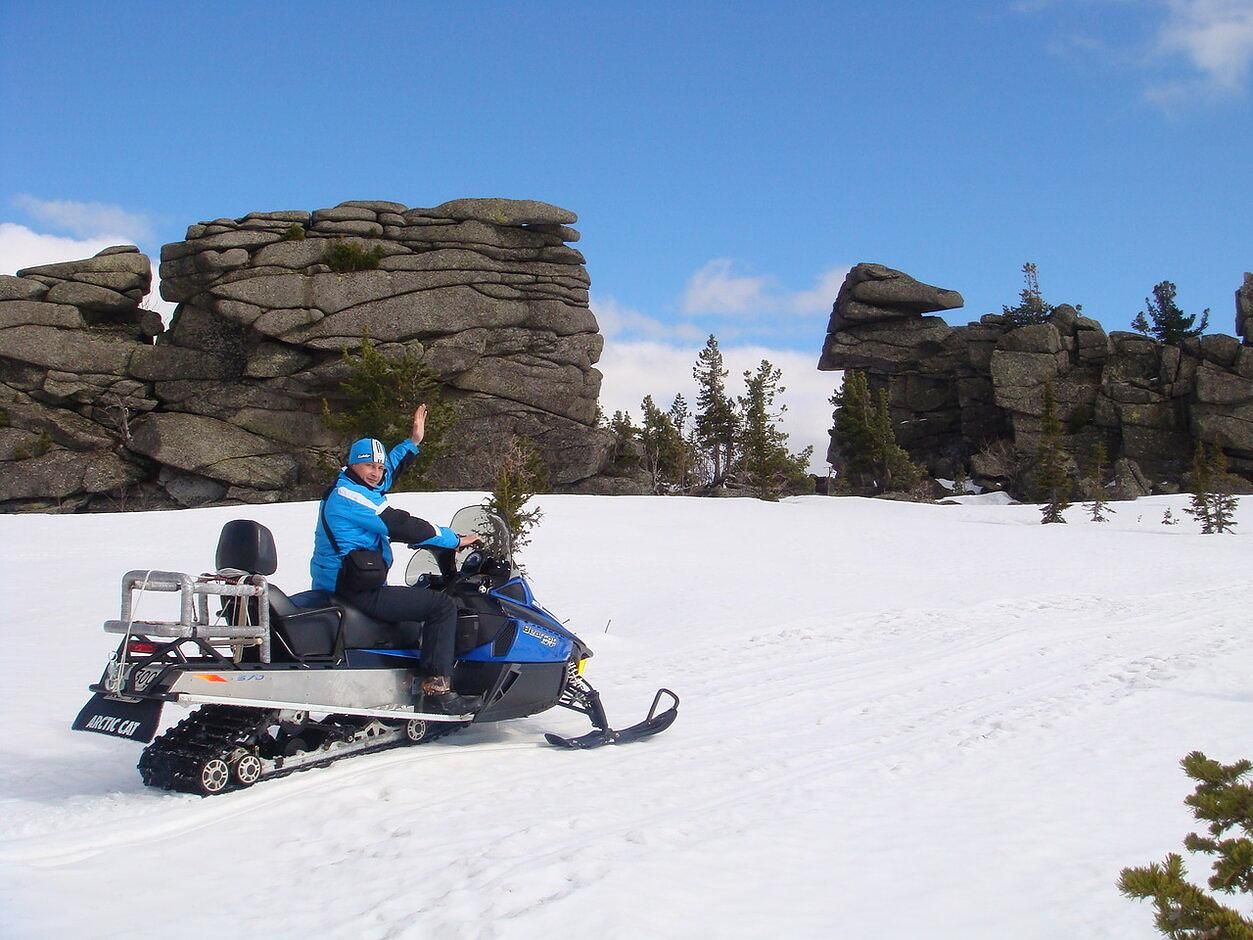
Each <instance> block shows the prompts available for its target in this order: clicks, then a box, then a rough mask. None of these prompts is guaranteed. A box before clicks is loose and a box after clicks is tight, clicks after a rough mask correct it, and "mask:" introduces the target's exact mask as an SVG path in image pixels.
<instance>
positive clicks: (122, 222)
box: [13, 193, 153, 243]
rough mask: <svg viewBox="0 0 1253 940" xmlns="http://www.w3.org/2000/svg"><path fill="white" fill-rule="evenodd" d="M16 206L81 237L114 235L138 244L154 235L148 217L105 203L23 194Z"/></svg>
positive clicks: (16, 200)
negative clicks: (40, 197)
mask: <svg viewBox="0 0 1253 940" xmlns="http://www.w3.org/2000/svg"><path fill="white" fill-rule="evenodd" d="M13 204H14V205H15V206H17V207H18V208H19V209H21V210H22V211H23V212H26V213H28V214H29V215H30V216H31V217H32V218H34V219H37V220H38V221H40V222H44V223H46V224H48V225H50V226H52V227H53V228H56V229H62V230H64V231H66V232H69V233H70V234H71V235H75V236H78V237H79V238H91V239H97V238H100V237H102V236H103V235H105V234H110V233H112V234H115V235H117V236H118V238H119V240H120V241H121V242H123V243H132V242H134V243H138V242H143V241H148V240H150V239H151V238H152V236H153V232H152V223H151V222H150V221H149V220H148V218H147V217H146V216H144V215H141V214H139V213H136V212H128V211H127V210H125V209H123V208H121V207H120V206H112V205H108V204H107V203H103V202H75V201H73V200H67V199H37V198H35V197H34V196H29V195H26V194H24V193H23V194H19V195H17V196H14V197H13Z"/></svg>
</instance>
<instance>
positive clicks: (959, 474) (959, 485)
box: [953, 462, 967, 496]
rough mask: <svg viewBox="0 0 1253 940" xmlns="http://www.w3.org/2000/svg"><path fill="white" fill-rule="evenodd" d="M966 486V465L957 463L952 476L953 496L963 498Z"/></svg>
mask: <svg viewBox="0 0 1253 940" xmlns="http://www.w3.org/2000/svg"><path fill="white" fill-rule="evenodd" d="M966 484H967V477H966V465H965V464H964V463H961V462H958V464H957V470H956V472H955V473H954V474H953V495H954V496H965V495H966Z"/></svg>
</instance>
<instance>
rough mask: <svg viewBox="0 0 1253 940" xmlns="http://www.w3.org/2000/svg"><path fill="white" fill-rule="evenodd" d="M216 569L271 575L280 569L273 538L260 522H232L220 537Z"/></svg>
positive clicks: (238, 520) (243, 520)
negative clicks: (234, 569) (231, 569)
mask: <svg viewBox="0 0 1253 940" xmlns="http://www.w3.org/2000/svg"><path fill="white" fill-rule="evenodd" d="M217 567H218V570H219V571H220V570H221V569H223V568H238V569H239V570H240V571H247V572H249V573H250V574H264V575H271V574H274V572H275V571H276V570H277V569H278V549H277V548H275V546H274V536H273V535H271V534H270V530H269V529H267V528H266V527H265V526H263V525H262V524H261V523H259V522H253V521H252V520H251V519H232V520H231V521H230V522H228V523H227V524H226V525H224V526H222V534H221V535H220V536H218V552H217Z"/></svg>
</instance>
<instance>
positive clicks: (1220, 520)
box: [1209, 441, 1240, 535]
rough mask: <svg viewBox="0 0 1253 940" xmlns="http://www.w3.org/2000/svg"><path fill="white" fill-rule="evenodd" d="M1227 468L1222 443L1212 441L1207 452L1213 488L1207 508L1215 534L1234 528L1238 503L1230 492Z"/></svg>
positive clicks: (1229, 477)
mask: <svg viewBox="0 0 1253 940" xmlns="http://www.w3.org/2000/svg"><path fill="white" fill-rule="evenodd" d="M1227 469H1228V467H1227V455H1226V454H1224V453H1223V448H1222V445H1221V444H1219V443H1218V441H1214V443H1213V444H1212V445H1210V452H1209V470H1210V481H1211V483H1210V486H1211V488H1212V489H1213V492H1212V493H1211V494H1210V503H1209V508H1210V523H1211V524H1212V525H1213V528H1214V533H1215V534H1216V535H1221V534H1222V533H1223V532H1231V531H1232V530H1233V529H1234V528H1235V526H1236V518H1235V517H1236V507H1237V506H1238V505H1239V503H1240V500H1238V499H1237V498H1236V497H1235V496H1233V495H1232V494H1231V476H1230V474H1229V473H1228V472H1227Z"/></svg>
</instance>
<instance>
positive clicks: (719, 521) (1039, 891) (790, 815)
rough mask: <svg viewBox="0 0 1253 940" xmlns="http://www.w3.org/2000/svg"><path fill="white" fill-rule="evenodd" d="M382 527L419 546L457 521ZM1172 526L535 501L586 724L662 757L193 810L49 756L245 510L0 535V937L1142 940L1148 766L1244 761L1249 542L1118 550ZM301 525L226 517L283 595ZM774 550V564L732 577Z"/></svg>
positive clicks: (457, 773)
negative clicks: (143, 615) (1196, 752)
mask: <svg viewBox="0 0 1253 940" xmlns="http://www.w3.org/2000/svg"><path fill="white" fill-rule="evenodd" d="M405 499H406V500H412V505H411V506H407V508H411V509H412V510H413V511H418V512H422V513H423V514H425V515H428V517H430V518H432V519H434V520H436V521H442V520H444V519H446V518H447V517H448V516H449V515H451V512H452V511H453V510H454V509H455V508H457V506H459V505H462V504H463V503H464V502H467V501H473V499H469V500H467V498H466V497H465V495H464V494H462V495H458V494H427V495H421V496H419V495H410V496H406V497H405ZM1172 500H1173V501H1172ZM1182 504H1183V499H1182V498H1178V497H1176V498H1169V499H1162V498H1153V499H1149V500H1141V501H1140V502H1139V503H1138V504H1135V505H1134V506H1133V505H1129V504H1120V505H1119V509H1120V513H1119V516H1117V517H1116V521H1115V522H1114V523H1111V524H1109V525H1108V526H1107V527H1098V526H1093V525H1087V526H1085V525H1082V524H1075V525H1071V526H1066V527H1041V526H1039V525H1037V524H1036V522H1037V521H1038V513H1037V512H1036V510H1035V509H1033V508H1032V507H1022V506H986V505H977V504H972V505H967V506H960V507H956V506H955V507H929V506H910V505H902V504H892V503H881V502H875V501H865V500H845V499H840V500H827V499H817V498H814V499H809V498H806V499H801V500H792V501H785V502H784V503H782V504H776V505H770V504H762V503H757V502H754V501H749V500H716V501H715V500H709V501H700V500H681V499H648V498H644V499H632V498H612V499H609V498H603V499H602V498H587V497H583V498H579V497H546V498H544V500H543V501H542V505H543V506H544V508H545V511H546V519H545V522H544V526H543V527H542V528H541V530H539V531H538V532H537V533H536V538H535V544H534V545H533V547H532V548H531V549H530V550H529V552H528V554H527V562H528V565H529V567H531V568H532V573H533V576H534V578H533V580H534V583H535V585H536V588H537V591H538V593H539V596H540V598H541V600H542V601H543V602H544V603H545V605H546V606H547V607H548V608H549V609H550V610H552V611H554V612H555V613H556V614H558V616H562V617H571V618H572V622H573V623H574V624H576V630H578V632H580V634H581V635H582V636H583V638H584V639H585V640H587V641H588V642H589V643H590V644H591V645H592V647H593V648H594V649H595V650H596V651H597V654H598V655H597V656H596V657H595V658H594V659H593V660H592V663H591V666H590V669H589V678H590V679H591V680H592V682H593V683H594V684H595V685H596V686H597V687H598V688H599V689H600V690H601V693H602V695H603V697H604V699H605V704H606V707H607V709H608V711H609V715H610V718H611V720H612V721H614V722H615V723H616V724H619V725H624V724H629V723H630V722H632V721H635V720H637V718H638V717H639V714H640V713H642V712H643V710H645V709H647V707H648V704H649V702H650V701H651V697H652V693H653V690H654V689H655V688H656V687H657V686H658V685H667V686H670V687H672V688H674V689H675V691H676V692H678V693H679V695H680V696H681V697H682V699H683V704H682V706H681V707H680V715H679V719H678V721H677V722H676V724H675V725H674V727H673V728H672V729H670V730H669V731H667V732H666V733H665V734H663V735H661V736H659V737H658V738H656V739H652V740H649V741H647V742H641V743H638V744H633V745H630V746H627V747H623V748H605V749H602V750H598V751H594V752H564V751H559V750H555V749H552V748H549V747H547V746H546V745H544V744H543V742H542V731H544V730H549V729H551V730H556V731H558V732H561V733H577V732H579V731H581V730H583V727H584V725H585V722H584V719H582V718H580V717H579V716H576V715H573V714H571V713H568V712H562V711H553V712H549V713H546V714H543V715H539V716H534V717H532V718H529V719H523V720H519V721H513V722H507V723H503V724H498V725H488V726H481V727H473V728H470V729H467V730H465V731H462V732H459V733H457V734H455V735H453V736H451V737H449V738H446V739H442V740H439V741H435V742H432V743H431V744H428V745H423V746H421V747H417V748H405V749H397V750H391V751H387V752H383V753H380V754H374V755H366V756H363V757H358V758H348V759H345V760H343V761H341V762H339V763H336V764H334V765H332V766H330V767H328V768H322V769H315V770H311V771H307V772H298V773H295V774H293V775H291V776H288V777H286V778H282V779H280V780H276V781H270V782H266V783H263V784H259V785H257V786H256V787H254V788H252V789H249V790H245V791H240V792H236V793H231V794H227V795H224V796H220V797H216V798H212V799H208V800H201V799H199V798H197V797H193V796H188V795H185V794H171V793H163V792H158V791H151V790H147V789H145V788H144V787H143V786H142V785H141V784H140V782H139V778H138V773H137V772H136V771H135V770H134V762H135V760H136V759H137V758H138V754H139V749H138V748H136V747H134V746H133V745H128V744H126V743H125V742H117V741H112V740H108V739H104V738H98V737H96V736H91V735H82V734H71V733H70V732H69V731H68V725H69V721H70V720H71V719H72V717H73V715H74V713H75V712H76V711H77V709H78V708H79V707H80V705H81V704H82V702H83V701H85V700H86V698H87V695H88V693H87V692H86V690H85V686H86V685H87V683H89V682H91V681H94V680H95V679H96V678H97V677H98V675H99V672H100V669H101V668H102V666H103V663H104V660H105V659H106V658H107V655H108V651H109V650H110V649H111V648H112V645H113V642H112V638H109V637H106V636H104V635H103V634H102V633H101V632H100V631H99V627H98V624H99V622H100V621H101V620H103V619H105V618H107V617H112V616H115V613H114V611H115V608H116V604H117V586H116V585H117V581H118V580H119V579H120V576H121V574H122V572H123V571H124V570H125V569H126V568H128V567H141V566H142V565H145V564H152V565H154V566H156V567H162V568H174V569H178V568H180V567H181V568H183V570H201V569H202V568H203V567H204V564H205V562H204V559H206V558H208V557H211V554H212V547H213V544H214V541H215V539H216V532H217V529H218V528H219V527H220V525H221V524H222V522H224V521H226V520H227V519H230V518H233V517H236V516H238V515H240V510H238V509H234V510H231V509H221V510H201V511H195V512H189V513H169V514H132V515H130V516H114V517H16V518H15V517H8V518H2V519H0V537H3V544H5V545H6V546H9V547H8V548H6V549H5V551H6V561H7V562H8V564H7V566H6V567H7V568H8V569H9V570H11V571H13V572H15V575H16V577H15V578H14V579H13V583H14V584H23V583H36V582H37V578H36V573H37V572H39V571H46V570H47V569H48V567H49V566H52V567H55V568H57V573H58V575H60V576H62V577H63V579H64V581H65V583H66V584H67V585H69V587H67V588H66V589H65V590H64V591H58V592H57V594H56V595H55V596H51V597H47V598H41V599H35V600H31V599H30V598H29V597H28V596H27V595H25V594H23V595H22V596H21V597H18V596H17V595H16V592H14V591H13V590H12V588H11V587H10V588H7V589H6V594H5V603H4V606H5V608H6V609H7V610H10V611H11V612H12V615H13V616H14V617H15V618H17V619H18V620H19V622H23V623H29V624H39V625H41V626H42V627H43V629H42V630H36V631H31V630H23V631H20V632H19V633H18V634H17V635H16V636H15V638H14V642H15V643H16V645H17V653H18V654H19V656H18V657H17V658H16V659H15V660H14V661H17V662H21V663H22V664H23V667H24V671H23V672H22V673H21V675H20V676H15V675H14V674H12V673H11V674H10V676H9V678H8V679H6V680H5V685H4V687H3V689H0V692H2V694H3V700H2V701H3V708H0V740H3V742H4V743H3V744H0V757H2V758H3V761H2V762H0V809H2V810H3V812H2V813H0V898H3V899H4V900H5V901H6V902H7V903H5V904H4V905H3V906H4V911H3V912H0V935H4V936H6V937H7V936H13V937H40V936H50V935H65V934H70V935H78V936H98V935H99V936H103V935H105V934H106V933H112V932H113V931H114V930H115V929H116V926H115V922H114V923H111V922H110V919H109V918H107V917H103V912H105V911H108V910H112V909H115V908H116V907H117V896H118V893H119V892H125V891H128V890H133V888H134V887H135V886H137V885H146V884H148V883H152V884H153V889H154V892H155V893H158V894H159V895H160V897H161V899H162V900H161V906H162V910H163V911H164V912H170V911H175V912H177V913H176V914H174V915H172V916H173V922H175V923H177V924H178V927H179V933H180V935H181V936H185V937H201V936H204V937H210V936H213V937H217V936H220V935H221V931H222V929H223V924H224V922H223V920H222V918H223V917H224V916H225V917H226V918H227V921H226V922H225V923H226V924H228V925H229V929H230V930H232V931H233V930H243V929H251V930H257V931H262V932H264V933H265V934H266V935H273V936H302V935H309V934H314V935H319V936H330V937H346V938H347V937H377V938H394V937H426V936H433V935H437V934H438V935H447V936H453V937H462V936H465V937H491V938H496V937H501V938H512V937H533V936H550V935H551V934H552V933H553V932H555V931H563V932H568V931H569V930H570V929H572V928H574V929H578V930H579V932H581V933H582V932H594V933H597V934H600V935H603V936H606V937H638V936H663V937H671V936H673V937H703V936H705V935H707V934H709V933H716V934H717V935H719V936H728V937H757V936H762V935H765V934H767V933H768V934H771V935H779V936H794V937H811V936H812V937H825V936H834V935H843V936H874V937H914V936H938V937H961V938H967V937H1004V936H1010V935H1012V936H1016V937H1120V936H1128V935H1147V934H1148V933H1149V932H1150V930H1151V913H1150V912H1149V910H1148V909H1147V908H1144V907H1142V906H1137V905H1135V904H1133V903H1132V902H1128V901H1125V900H1123V899H1122V898H1120V897H1119V896H1118V894H1117V891H1116V890H1115V888H1114V882H1115V880H1116V879H1117V875H1118V870H1119V869H1120V868H1121V867H1122V866H1123V865H1126V864H1143V863H1144V862H1147V861H1150V860H1156V859H1159V858H1160V857H1161V856H1162V855H1163V854H1164V853H1165V852H1166V851H1174V850H1177V849H1178V848H1179V844H1180V841H1181V837H1182V835H1183V834H1184V833H1185V832H1187V831H1191V828H1194V826H1193V823H1192V820H1191V818H1190V816H1189V815H1188V814H1187V812H1186V810H1185V808H1184V807H1182V805H1181V799H1182V796H1183V795H1184V794H1185V793H1187V792H1188V791H1189V789H1190V788H1189V787H1188V786H1187V781H1186V779H1185V778H1184V777H1183V775H1182V773H1181V772H1179V771H1178V769H1177V761H1178V759H1179V758H1180V757H1181V756H1182V755H1183V754H1184V753H1186V751H1188V750H1191V749H1194V748H1200V749H1204V750H1207V751H1208V752H1210V753H1211V756H1215V757H1218V758H1220V759H1225V760H1231V759H1235V758H1236V757H1240V756H1248V754H1249V748H1248V743H1249V736H1248V734H1247V728H1248V727H1250V726H1253V679H1250V674H1251V670H1250V669H1249V666H1250V665H1251V664H1253V632H1251V631H1250V629H1249V618H1248V610H1249V604H1248V597H1247V592H1248V589H1247V587H1246V586H1245V581H1246V580H1247V570H1248V560H1249V557H1250V556H1249V549H1246V548H1245V545H1246V544H1247V540H1246V539H1244V538H1215V537H1206V538H1202V537H1199V536H1195V535H1194V534H1192V533H1191V532H1189V531H1188V530H1187V529H1186V528H1185V526H1179V527H1177V528H1180V529H1184V531H1183V532H1172V531H1170V530H1163V529H1162V527H1159V526H1156V525H1146V524H1144V523H1143V522H1142V520H1143V518H1145V517H1146V516H1147V517H1148V518H1149V519H1150V520H1155V519H1157V518H1159V517H1160V514H1161V511H1162V509H1163V508H1164V507H1165V506H1167V505H1170V506H1173V507H1174V509H1175V512H1176V514H1178V513H1179V511H1180V508H1181V506H1182ZM311 513H312V510H311V509H310V507H309V505H308V504H305V505H291V506H273V507H247V515H249V516H251V517H253V518H258V519H259V520H260V521H262V522H265V523H266V524H267V525H270V526H271V528H273V529H274V531H275V535H276V538H277V540H278V543H279V550H280V560H281V561H282V562H283V567H281V568H280V571H279V572H278V573H277V574H276V575H275V578H274V580H275V581H276V582H277V583H279V584H280V585H282V586H284V587H285V588H288V587H289V586H290V590H299V589H300V587H301V586H302V585H303V584H306V583H307V576H303V574H302V571H301V566H302V565H303V564H304V563H305V561H306V560H307V556H303V555H302V552H303V551H304V550H307V541H308V529H310V528H311V523H310V519H311V518H312V515H311ZM1137 516H1138V517H1139V519H1137ZM1241 518H1242V521H1245V522H1246V524H1253V513H1251V512H1247V511H1245V512H1242V516H1241ZM1075 521H1076V522H1077V519H1076V520H1075ZM802 528H803V529H804V531H812V532H814V533H815V536H814V538H812V539H808V540H807V541H808V542H809V543H810V544H808V545H807V546H806V548H805V550H804V551H802V552H797V553H796V554H794V555H791V556H784V557H779V551H778V549H777V548H773V547H765V546H761V545H756V544H754V543H753V542H752V541H751V539H753V538H757V539H760V538H763V537H768V538H778V537H779V536H780V535H781V534H782V533H784V532H787V531H789V530H793V529H802ZM106 532H107V533H108V534H109V537H110V538H111V539H112V543H111V550H110V551H109V553H108V555H109V557H107V558H99V557H96V556H95V555H94V554H93V551H92V543H93V539H98V538H99V537H100V536H101V534H102V533H106ZM597 536H601V539H598V538H597ZM1163 536H1168V537H1163ZM824 539H826V540H829V541H828V542H824ZM14 546H18V547H14ZM51 546H55V547H56V549H60V551H58V550H55V549H54V548H52V547H51ZM824 546H825V551H824V552H823V553H821V554H815V552H817V551H818V549H819V548H821V547H824ZM166 552H168V553H169V554H171V555H174V556H175V557H174V559H173V560H163V558H162V555H163V554H164V553H166ZM884 559H887V560H886V561H885V560H884ZM1167 562H1170V563H1171V564H1170V565H1169V566H1168V565H1167V564H1166V563H1167ZM611 618H612V623H611V624H610V630H609V632H608V633H607V634H606V633H604V632H603V631H604V625H605V623H606V622H607V621H609V620H610V619H611ZM579 625H581V626H579ZM54 662H63V663H64V668H63V669H62V668H61V667H55V668H54V666H53V663H54ZM31 664H36V666H32V665H31ZM62 672H64V673H65V674H62ZM182 714H183V712H182V710H181V709H177V708H169V709H167V714H166V719H165V720H166V723H167V724H168V723H172V722H173V721H175V720H177V719H178V718H179V717H181V716H182ZM19 732H20V733H19ZM1129 781H1130V782H1132V783H1133V784H1134V785H1133V786H1129V785H1128V783H1129ZM1201 870H1202V869H1200V868H1198V867H1196V866H1195V865H1194V867H1193V870H1192V871H1193V874H1194V875H1197V874H1198V873H1199V872H1200V871H1201ZM158 886H159V887H158ZM206 896H210V897H218V898H221V899H224V903H223V904H222V905H221V906H220V907H219V906H216V905H213V904H205V903H204V898H205V897H206ZM67 898H68V899H72V900H71V901H66V900H65V899H67ZM132 913H133V910H132ZM163 916H170V915H169V914H168V913H166V914H163ZM114 921H116V918H114ZM106 925H107V929H106Z"/></svg>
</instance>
